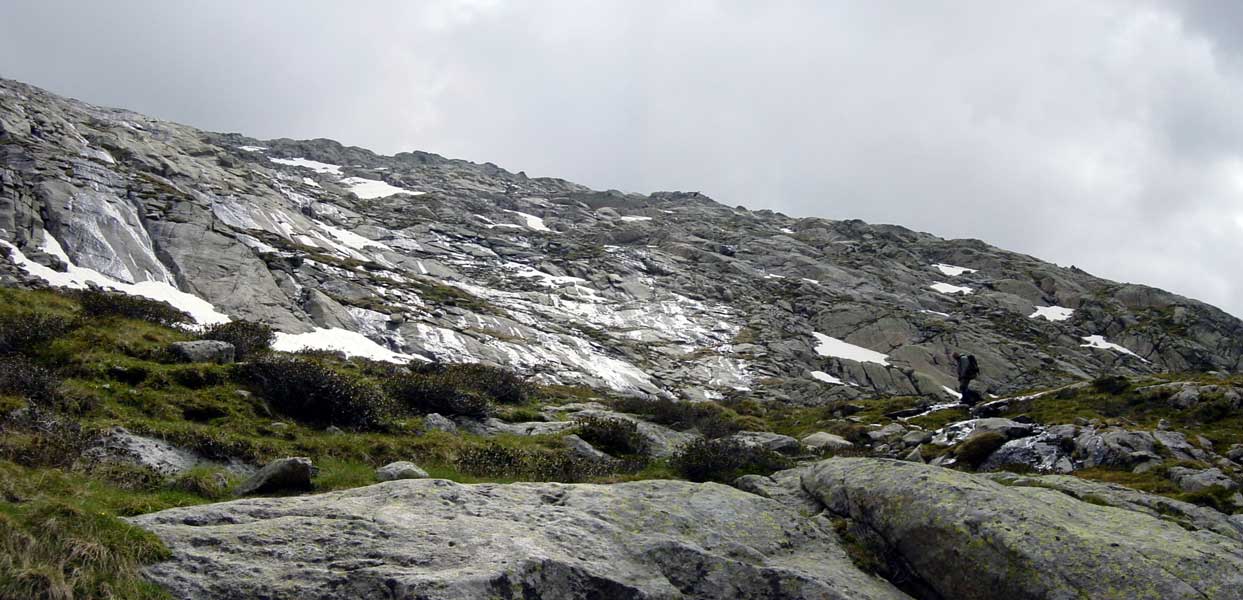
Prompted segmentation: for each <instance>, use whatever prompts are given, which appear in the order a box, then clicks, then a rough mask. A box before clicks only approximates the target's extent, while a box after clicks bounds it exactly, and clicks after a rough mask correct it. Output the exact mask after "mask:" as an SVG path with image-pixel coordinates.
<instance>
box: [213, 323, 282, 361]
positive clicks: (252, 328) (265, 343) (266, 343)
mask: <svg viewBox="0 0 1243 600" xmlns="http://www.w3.org/2000/svg"><path fill="white" fill-rule="evenodd" d="M199 339H200V340H217V341H221V342H228V343H230V344H233V350H234V353H235V354H234V356H235V357H236V358H237V360H239V361H241V360H246V358H248V357H251V356H254V355H256V354H258V353H260V352H264V351H266V350H269V349H271V348H272V342H274V341H276V332H275V331H273V329H272V328H271V327H268V326H267V325H264V324H263V323H258V322H255V321H244V320H243V321H229V322H228V323H220V324H217V325H209V326H207V328H205V329H204V330H203V332H202V333H200V334H199Z"/></svg>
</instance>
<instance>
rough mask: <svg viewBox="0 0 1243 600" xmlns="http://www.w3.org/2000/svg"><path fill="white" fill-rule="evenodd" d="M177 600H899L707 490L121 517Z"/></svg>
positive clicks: (209, 508)
mask: <svg viewBox="0 0 1243 600" xmlns="http://www.w3.org/2000/svg"><path fill="white" fill-rule="evenodd" d="M131 522H133V523H134V524H136V525H138V526H140V527H143V528H145V529H148V530H150V531H152V532H154V533H155V534H156V535H158V536H159V537H160V539H162V540H163V541H164V543H165V544H167V545H168V547H169V548H170V549H171V550H172V552H173V558H172V559H171V560H169V561H166V562H163V563H159V564H156V565H153V566H151V567H149V568H148V569H147V575H148V577H149V578H150V579H152V580H153V581H155V582H156V583H158V584H160V585H162V586H164V587H165V588H167V589H168V590H169V591H170V592H171V593H172V594H173V596H174V597H177V598H194V599H196V600H203V599H207V600H212V599H225V598H229V599H232V598H273V599H278V598H280V599H284V598H289V599H292V598H316V599H319V600H330V599H347V598H348V599H354V598H393V599H410V600H413V599H415V598H419V599H450V598H452V599H475V598H550V599H555V598H566V599H568V598H609V599H627V598H635V599H638V598H652V599H655V598H669V599H673V598H704V599H708V598H712V599H715V598H767V599H773V600H780V599H786V598H789V599H795V598H800V599H803V598H806V599H865V600H866V599H898V598H906V596H905V595H904V594H902V593H901V592H900V591H898V590H897V589H896V588H894V587H892V586H891V585H890V584H889V583H887V582H885V581H883V580H880V579H877V578H875V577H872V576H869V575H866V574H864V573H863V572H861V571H859V570H858V569H857V568H856V567H855V566H854V565H853V564H851V562H850V560H849V559H848V558H847V556H846V554H845V553H844V551H843V550H842V549H841V548H840V547H839V546H838V545H837V544H836V542H835V537H834V535H833V533H832V528H831V526H830V525H829V523H828V522H827V521H826V520H825V519H822V518H808V517H806V516H803V515H802V514H800V513H799V511H797V510H796V509H793V508H790V507H787V506H785V505H783V504H781V503H780V502H776V501H773V500H769V499H766V498H762V497H760V496H757V495H754V494H749V493H746V492H743V491H741V490H736V489H734V488H731V487H727V486H722V485H717V484H711V483H707V484H694V483H688V482H677V481H646V482H636V483H626V484H616V485H589V484H576V485H566V484H554V483H517V484H507V485H500V484H479V485H461V484H456V483H453V482H449V481H444V480H435V479H418V480H401V481H392V482H387V483H381V484H378V485H372V486H368V487H363V488H356V489H352V490H346V491H340V492H332V493H327V494H319V495H313V496H299V497H286V498H260V499H248V500H238V501H233V502H226V503H220V504H210V505H204V506H195V507H187V508H178V509H173V510H166V511H162V512H158V513H152V514H148V515H142V516H139V517H134V518H132V519H131Z"/></svg>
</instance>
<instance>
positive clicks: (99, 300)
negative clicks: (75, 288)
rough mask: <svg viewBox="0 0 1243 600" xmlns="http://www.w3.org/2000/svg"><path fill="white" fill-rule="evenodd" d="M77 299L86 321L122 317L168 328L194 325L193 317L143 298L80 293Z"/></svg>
mask: <svg viewBox="0 0 1243 600" xmlns="http://www.w3.org/2000/svg"><path fill="white" fill-rule="evenodd" d="M76 296H77V300H78V304H80V305H82V314H83V315H84V316H87V317H124V318H127V319H138V320H140V321H147V322H148V323H155V324H156V325H164V326H167V327H172V326H174V325H188V324H192V323H194V318H193V317H191V316H190V315H189V314H187V313H185V312H182V311H180V310H177V309H176V308H173V306H172V305H171V304H168V303H167V302H161V301H159V300H152V299H150V298H144V297H142V296H131V295H129V294H122V293H119V292H105V291H100V290H83V291H80V292H78V293H77V294H76Z"/></svg>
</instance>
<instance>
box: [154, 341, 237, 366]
mask: <svg viewBox="0 0 1243 600" xmlns="http://www.w3.org/2000/svg"><path fill="white" fill-rule="evenodd" d="M168 352H169V354H172V355H173V357H174V358H176V359H177V360H179V361H182V362H191V363H195V362H210V363H217V364H221V365H223V364H228V363H231V362H233V358H234V356H235V354H236V352H235V349H234V348H233V344H230V343H229V342H221V341H219V340H196V341H193V342H173V343H172V344H169V345H168Z"/></svg>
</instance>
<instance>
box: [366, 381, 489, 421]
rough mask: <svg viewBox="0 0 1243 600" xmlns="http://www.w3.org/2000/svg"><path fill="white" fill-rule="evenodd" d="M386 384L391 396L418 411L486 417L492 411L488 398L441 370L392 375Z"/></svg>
mask: <svg viewBox="0 0 1243 600" xmlns="http://www.w3.org/2000/svg"><path fill="white" fill-rule="evenodd" d="M385 387H386V389H387V391H388V393H389V396H391V397H392V398H393V400H394V401H396V402H397V404H398V405H399V406H401V407H403V408H405V409H406V410H409V411H411V412H413V413H416V414H422V415H426V414H430V413H440V414H441V415H444V416H447V417H448V416H459V415H460V416H466V417H486V416H488V415H489V414H491V413H492V403H491V402H489V401H488V398H487V397H485V396H483V395H482V394H479V393H478V392H476V391H473V390H470V389H463V388H462V387H460V386H459V385H458V382H456V381H453V380H452V379H447V378H444V377H440V376H439V374H435V373H432V374H421V373H408V374H402V375H397V376H394V377H392V378H390V379H389V380H388V381H387V382H386V384H385Z"/></svg>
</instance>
